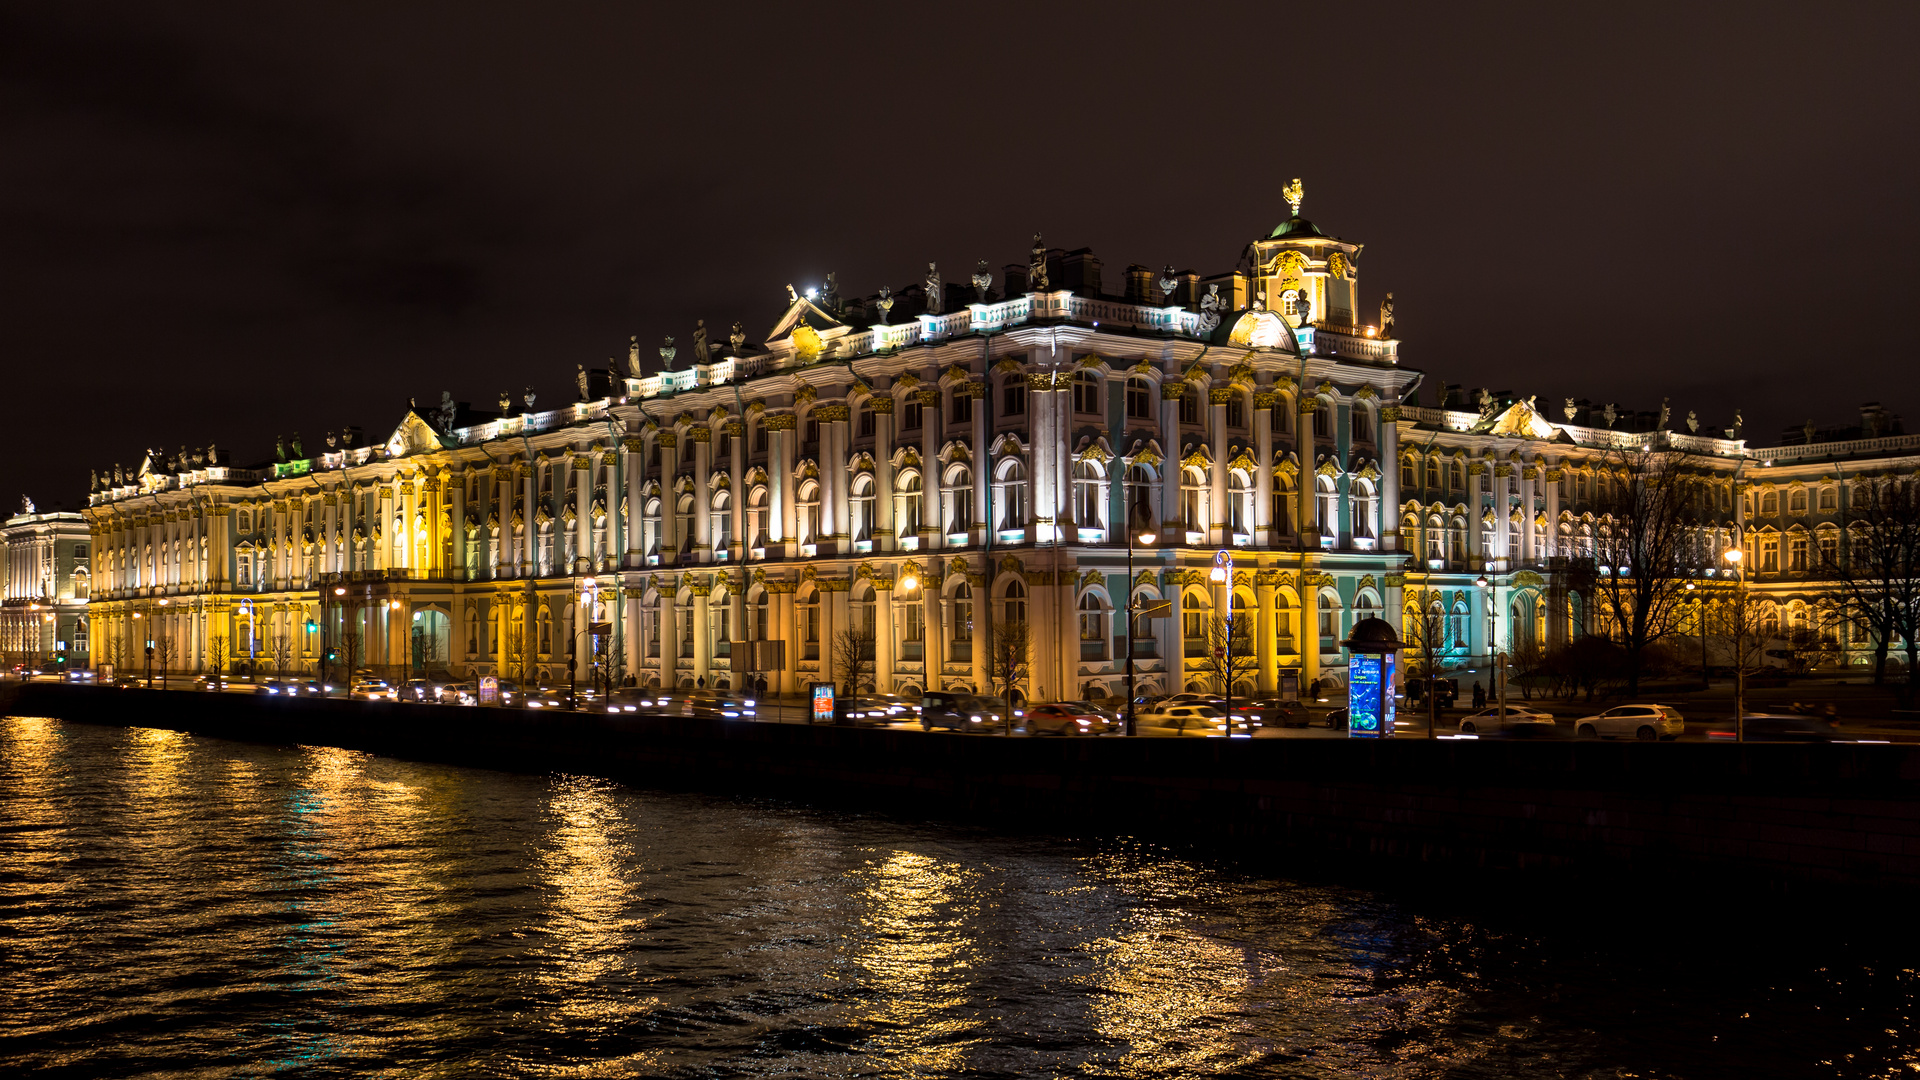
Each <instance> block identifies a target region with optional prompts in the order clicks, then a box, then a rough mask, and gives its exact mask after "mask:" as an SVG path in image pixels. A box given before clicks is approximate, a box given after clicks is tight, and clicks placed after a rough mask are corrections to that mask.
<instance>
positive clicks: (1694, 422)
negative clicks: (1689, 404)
mask: <svg viewBox="0 0 1920 1080" xmlns="http://www.w3.org/2000/svg"><path fill="white" fill-rule="evenodd" d="M1687 430H1688V431H1691V432H1693V433H1695V434H1699V432H1700V417H1699V416H1697V415H1696V414H1695V413H1694V411H1693V410H1692V409H1688V410H1687Z"/></svg>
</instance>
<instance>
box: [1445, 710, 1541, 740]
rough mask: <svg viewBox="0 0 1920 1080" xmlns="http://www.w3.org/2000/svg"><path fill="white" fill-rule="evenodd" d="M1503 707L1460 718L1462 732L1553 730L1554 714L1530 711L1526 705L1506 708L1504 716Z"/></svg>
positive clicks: (1531, 732) (1538, 731) (1538, 732)
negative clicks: (1502, 713)
mask: <svg viewBox="0 0 1920 1080" xmlns="http://www.w3.org/2000/svg"><path fill="white" fill-rule="evenodd" d="M1500 713H1501V707H1500V706H1498V705H1494V706H1492V707H1490V708H1485V709H1481V710H1480V711H1479V712H1477V713H1469V714H1467V715H1466V716H1463V717H1461V718H1460V732H1461V734H1463V735H1472V734H1474V733H1476V732H1490V731H1512V732H1516V733H1520V734H1527V735H1532V734H1545V733H1546V732H1550V731H1552V730H1553V714H1551V713H1543V712H1541V711H1540V710H1538V709H1529V708H1527V707H1526V706H1524V705H1508V706H1506V715H1505V716H1502V715H1500Z"/></svg>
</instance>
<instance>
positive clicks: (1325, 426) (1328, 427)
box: [1313, 405, 1333, 439]
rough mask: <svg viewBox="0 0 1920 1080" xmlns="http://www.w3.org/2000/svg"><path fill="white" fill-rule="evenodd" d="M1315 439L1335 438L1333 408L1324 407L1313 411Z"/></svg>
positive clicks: (1329, 406)
mask: <svg viewBox="0 0 1920 1080" xmlns="http://www.w3.org/2000/svg"><path fill="white" fill-rule="evenodd" d="M1313 437H1314V438H1316V439H1331V438H1332V437H1333V406H1331V405H1322V406H1320V407H1319V408H1318V409H1315V410H1314V411H1313Z"/></svg>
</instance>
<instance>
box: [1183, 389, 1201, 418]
mask: <svg viewBox="0 0 1920 1080" xmlns="http://www.w3.org/2000/svg"><path fill="white" fill-rule="evenodd" d="M1180 422H1181V423H1183V424H1197V423H1199V422H1200V395H1199V394H1197V393H1195V392H1193V391H1192V390H1189V391H1187V395H1186V396H1185V397H1183V398H1181V399H1180Z"/></svg>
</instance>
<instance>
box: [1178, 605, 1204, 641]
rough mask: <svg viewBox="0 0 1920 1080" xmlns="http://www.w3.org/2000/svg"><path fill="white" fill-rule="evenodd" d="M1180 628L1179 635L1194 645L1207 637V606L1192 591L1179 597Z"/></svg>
mask: <svg viewBox="0 0 1920 1080" xmlns="http://www.w3.org/2000/svg"><path fill="white" fill-rule="evenodd" d="M1180 630H1181V636H1182V637H1184V638H1186V640H1187V641H1188V642H1190V643H1193V644H1194V645H1195V646H1196V647H1198V643H1200V642H1203V641H1205V640H1206V638H1207V608H1206V605H1205V604H1203V603H1201V602H1200V597H1198V596H1197V595H1195V594H1193V593H1187V594H1186V595H1185V596H1183V597H1181V598H1180Z"/></svg>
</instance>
